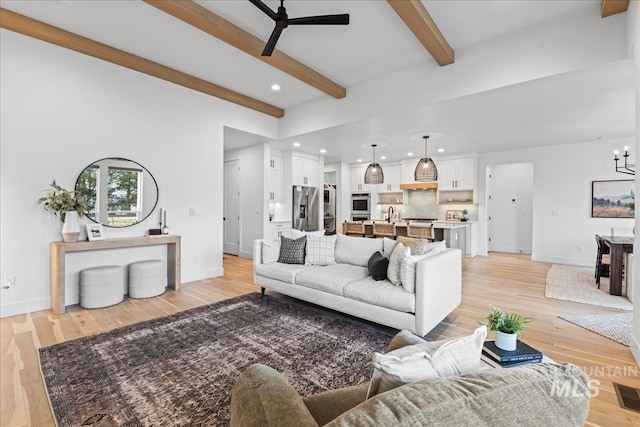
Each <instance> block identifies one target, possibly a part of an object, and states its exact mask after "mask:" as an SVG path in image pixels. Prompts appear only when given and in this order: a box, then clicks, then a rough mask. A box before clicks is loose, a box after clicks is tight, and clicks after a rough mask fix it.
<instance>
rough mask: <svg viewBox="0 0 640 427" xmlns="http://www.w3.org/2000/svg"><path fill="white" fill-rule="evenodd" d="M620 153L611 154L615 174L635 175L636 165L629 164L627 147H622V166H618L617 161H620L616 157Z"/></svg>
mask: <svg viewBox="0 0 640 427" xmlns="http://www.w3.org/2000/svg"><path fill="white" fill-rule="evenodd" d="M618 154H620V152H619V151H618V150H615V151H614V152H613V160H614V161H615V162H616V172H620V173H626V174H627V175H635V174H636V165H635V163H629V162H628V160H629V146H626V147H624V154H623V155H622V157H623V158H624V166H618V161H619V160H621V159H620V158H619V157H618Z"/></svg>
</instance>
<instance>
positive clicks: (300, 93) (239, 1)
mask: <svg viewBox="0 0 640 427" xmlns="http://www.w3.org/2000/svg"><path fill="white" fill-rule="evenodd" d="M197 3H199V4H201V5H202V6H204V7H206V8H208V9H210V10H211V11H213V12H215V13H216V14H218V15H220V16H222V17H223V18H225V19H227V20H229V21H231V22H233V23H234V24H236V25H238V26H239V27H242V28H244V29H245V30H247V31H249V32H250V33H252V34H254V35H255V36H257V37H258V38H261V39H263V40H266V39H268V37H269V35H270V33H271V31H272V29H273V21H271V20H270V19H269V18H268V17H267V16H266V15H264V14H263V13H262V12H261V11H259V10H258V9H257V8H256V7H254V6H253V5H252V4H250V3H249V2H248V1H247V0H215V1H212V0H206V1H202V0H201V1H197ZM265 3H267V5H269V6H270V7H271V8H272V9H274V10H275V9H276V8H277V6H278V5H279V1H278V0H265ZM423 3H424V5H425V6H426V8H427V9H428V10H429V12H430V14H431V16H432V17H433V19H434V20H435V22H436V23H437V25H438V26H439V28H440V30H441V31H442V33H443V35H444V36H445V38H446V39H447V40H448V42H449V44H450V45H451V46H452V48H453V49H454V50H459V49H464V48H468V47H470V46H473V45H475V44H478V43H481V42H484V41H487V40H490V39H493V38H496V37H501V36H504V35H506V34H509V33H511V32H513V31H515V30H520V29H523V28H526V27H532V26H536V25H540V24H541V23H544V22H547V21H550V20H555V19H562V18H563V17H564V16H566V15H569V14H576V13H585V12H586V11H590V10H593V13H599V10H600V0H583V1H581V0H568V1H561V0H547V1H545V0H529V1H524V0H511V1H504V0H497V1H488V0H467V1H457V0H423ZM0 5H1V6H2V7H4V8H6V9H9V10H12V11H15V12H18V13H21V14H24V15H27V16H29V17H32V18H34V19H37V20H40V21H43V22H46V23H48V24H51V25H54V26H57V27H60V28H63V29H65V30H68V31H71V32H74V33H77V34H80V35H82V36H85V37H88V38H90V39H93V40H97V41H99V42H102V43H105V44H108V45H110V46H113V47H116V48H119V49H122V50H125V51H127V52H130V53H133V54H136V55H139V56H142V57H144V58H147V59H150V60H153V61H156V62H159V63H161V64H163V65H166V66H169V67H172V68H175V69H178V70H181V71H184V72H186V73H189V74H192V75H194V76H197V77H200V78H202V79H205V80H208V81H211V82H213V83H216V84H219V85H221V86H224V87H227V88H229V89H232V90H236V91H238V92H241V93H243V94H246V95H248V96H251V97H254V98H257V99H260V100H262V101H265V102H268V103H270V104H273V105H276V106H279V107H282V108H285V109H286V108H291V107H293V106H296V105H299V104H303V103H307V102H312V101H313V100H314V99H318V98H322V97H328V95H326V94H324V93H322V92H320V91H318V90H316V89H314V88H311V87H310V86H307V85H306V84H304V83H302V82H300V81H298V80H296V79H294V78H292V77H290V76H288V75H286V74H284V73H282V72H280V71H278V70H276V69H275V68H273V67H271V66H269V65H267V64H265V63H263V62H262V61H260V60H258V59H256V58H253V57H251V56H249V55H247V54H245V53H243V52H241V51H239V50H236V49H234V48H233V47H231V46H229V45H227V44H225V43H223V42H221V41H219V40H217V39H215V38H213V37H211V36H209V35H208V34H205V33H203V32H201V31H200V30H198V29H195V28H193V27H191V26H189V25H188V24H186V23H184V22H182V21H179V20H177V19H176V18H173V17H172V16H169V15H167V14H166V13H164V12H161V11H160V10H158V9H156V8H154V7H152V6H149V5H148V4H145V3H143V2H141V1H134V0H127V1H104V0H93V1H78V0H59V1H47V0H39V1H14V0H0ZM285 6H286V7H287V12H288V14H289V16H290V17H298V16H307V15H319V14H334V13H349V14H350V24H349V25H348V26H333V27H327V26H298V27H295V26H292V27H289V28H287V29H285V31H284V32H283V35H282V36H281V38H280V40H279V42H278V46H277V48H278V49H280V50H282V51H283V52H285V53H286V54H288V55H290V56H292V57H293V58H295V59H297V60H298V61H300V62H302V63H304V64H306V65H308V66H310V67H311V68H313V69H315V70H316V71H318V72H320V73H321V74H323V75H325V76H327V77H328V78H330V79H332V80H334V81H335V82H336V83H338V84H340V85H342V86H345V87H347V90H348V89H349V87H352V86H354V85H358V84H360V83H363V82H366V81H370V80H373V79H376V78H379V77H381V76H384V75H387V74H390V73H393V72H396V71H400V70H404V69H407V68H410V67H414V66H421V67H434V68H435V67H437V64H435V62H434V60H433V59H432V58H431V57H430V56H429V55H428V53H427V52H426V51H425V49H424V48H423V47H422V45H421V44H420V43H419V42H418V41H417V39H416V38H415V36H414V35H413V34H412V33H411V32H410V31H409V29H408V28H407V27H406V25H405V24H404V23H403V22H402V21H401V19H400V18H399V17H398V16H397V14H396V13H395V12H394V11H393V10H392V9H391V7H390V6H389V5H388V4H387V2H386V1H381V0H342V1H335V0H286V1H285ZM612 73H613V74H612ZM632 73H633V68H632V67H631V65H630V64H628V63H627V64H624V63H616V64H611V65H605V66H602V67H598V68H597V69H589V70H582V71H578V72H573V73H571V74H570V75H559V76H554V77H551V78H547V79H543V80H540V81H531V82H528V83H523V84H519V85H514V86H510V87H505V88H501V89H497V90H493V91H490V92H486V93H481V94H476V95H471V96H467V97H463V98H458V99H455V100H451V101H447V102H442V103H440V104H436V105H432V106H430V107H428V109H423V110H422V111H416V112H414V114H413V115H409V116H407V115H406V114H405V115H404V116H403V117H402V118H394V117H387V118H376V119H370V120H367V121H365V122H360V123H354V124H350V125H345V126H340V127H336V128H332V129H326V130H323V131H318V132H314V133H312V134H307V135H300V136H299V137H297V138H295V140H296V141H299V142H300V143H301V144H302V147H300V149H301V150H303V151H308V152H314V153H317V152H318V151H319V149H320V148H325V149H327V159H326V161H327V162H332V161H338V160H341V161H346V162H353V161H355V160H356V159H357V158H359V157H364V156H367V157H366V158H368V156H370V151H371V150H370V149H368V148H366V147H368V144H371V143H372V142H377V143H382V144H386V145H387V147H382V148H381V149H380V150H378V154H379V155H384V154H386V155H387V156H388V157H389V159H393V158H400V157H406V153H407V152H408V151H409V150H411V151H413V152H414V153H416V155H418V154H419V153H421V152H422V150H423V148H422V144H421V143H420V142H416V141H412V140H410V139H408V136H409V135H414V134H416V133H419V132H423V131H425V130H426V131H435V132H441V133H443V134H444V137H443V138H441V139H439V140H436V141H434V142H433V144H431V145H430V154H431V153H432V151H431V150H432V149H433V151H435V149H436V148H439V147H443V148H445V150H446V152H445V153H446V154H455V153H460V152H469V151H487V150H498V149H505V148H508V147H513V148H518V147H520V146H528V145H549V144H556V143H567V142H576V141H583V140H591V139H593V138H594V137H597V136H603V137H608V138H615V137H625V136H629V135H632V134H633V132H634V129H633V124H634V120H635V118H634V106H633V105H634V101H633V86H632V85H633V75H632ZM273 83H278V84H279V85H280V86H281V87H282V89H281V90H280V91H279V92H273V91H271V90H270V86H271V84H273ZM585 88H589V90H585ZM347 96H348V95H347ZM265 140H266V139H265V138H263V137H258V136H255V135H249V134H246V133H244V132H241V131H235V130H232V129H228V130H227V132H226V134H225V148H226V149H233V148H238V147H241V146H243V145H247V144H251V143H256V142H260V141H265ZM293 142H294V139H287V140H283V141H277V142H274V146H275V147H276V148H279V149H291V144H292V143H293Z"/></svg>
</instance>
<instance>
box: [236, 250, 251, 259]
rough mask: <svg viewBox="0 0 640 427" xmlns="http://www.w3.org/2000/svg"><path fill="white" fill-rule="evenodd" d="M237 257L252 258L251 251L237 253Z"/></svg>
mask: <svg viewBox="0 0 640 427" xmlns="http://www.w3.org/2000/svg"><path fill="white" fill-rule="evenodd" d="M238 256H239V257H242V258H248V259H253V252H242V251H240V253H239V254H238Z"/></svg>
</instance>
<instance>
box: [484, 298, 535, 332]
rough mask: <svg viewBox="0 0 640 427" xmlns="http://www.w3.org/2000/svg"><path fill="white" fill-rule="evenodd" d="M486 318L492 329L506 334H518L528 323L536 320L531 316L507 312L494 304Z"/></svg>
mask: <svg viewBox="0 0 640 427" xmlns="http://www.w3.org/2000/svg"><path fill="white" fill-rule="evenodd" d="M485 319H486V320H487V327H488V328H489V329H490V330H492V331H500V332H504V333H505V334H518V333H520V332H522V331H523V330H524V328H525V326H526V324H527V323H531V322H533V320H534V319H533V318H531V317H524V316H522V315H521V314H517V313H505V312H503V311H502V310H500V309H499V308H498V307H494V306H493V305H492V306H491V312H490V313H489V315H488V316H487V317H486V318H485Z"/></svg>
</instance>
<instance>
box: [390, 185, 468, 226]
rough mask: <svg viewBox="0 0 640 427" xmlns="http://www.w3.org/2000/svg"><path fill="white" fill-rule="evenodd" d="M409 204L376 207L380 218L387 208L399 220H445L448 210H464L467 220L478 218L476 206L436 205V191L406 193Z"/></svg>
mask: <svg viewBox="0 0 640 427" xmlns="http://www.w3.org/2000/svg"><path fill="white" fill-rule="evenodd" d="M406 194H407V196H408V197H409V204H407V205H403V204H397V205H378V206H379V209H380V218H384V215H385V214H386V213H387V209H388V208H389V206H393V207H394V208H395V209H396V211H397V212H399V213H400V217H401V218H437V219H440V220H444V219H446V215H447V211H448V210H464V209H466V210H467V212H468V216H469V219H471V220H476V219H477V218H478V206H477V205H469V204H445V205H438V203H437V201H438V199H437V192H436V190H415V191H407V193H406Z"/></svg>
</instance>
